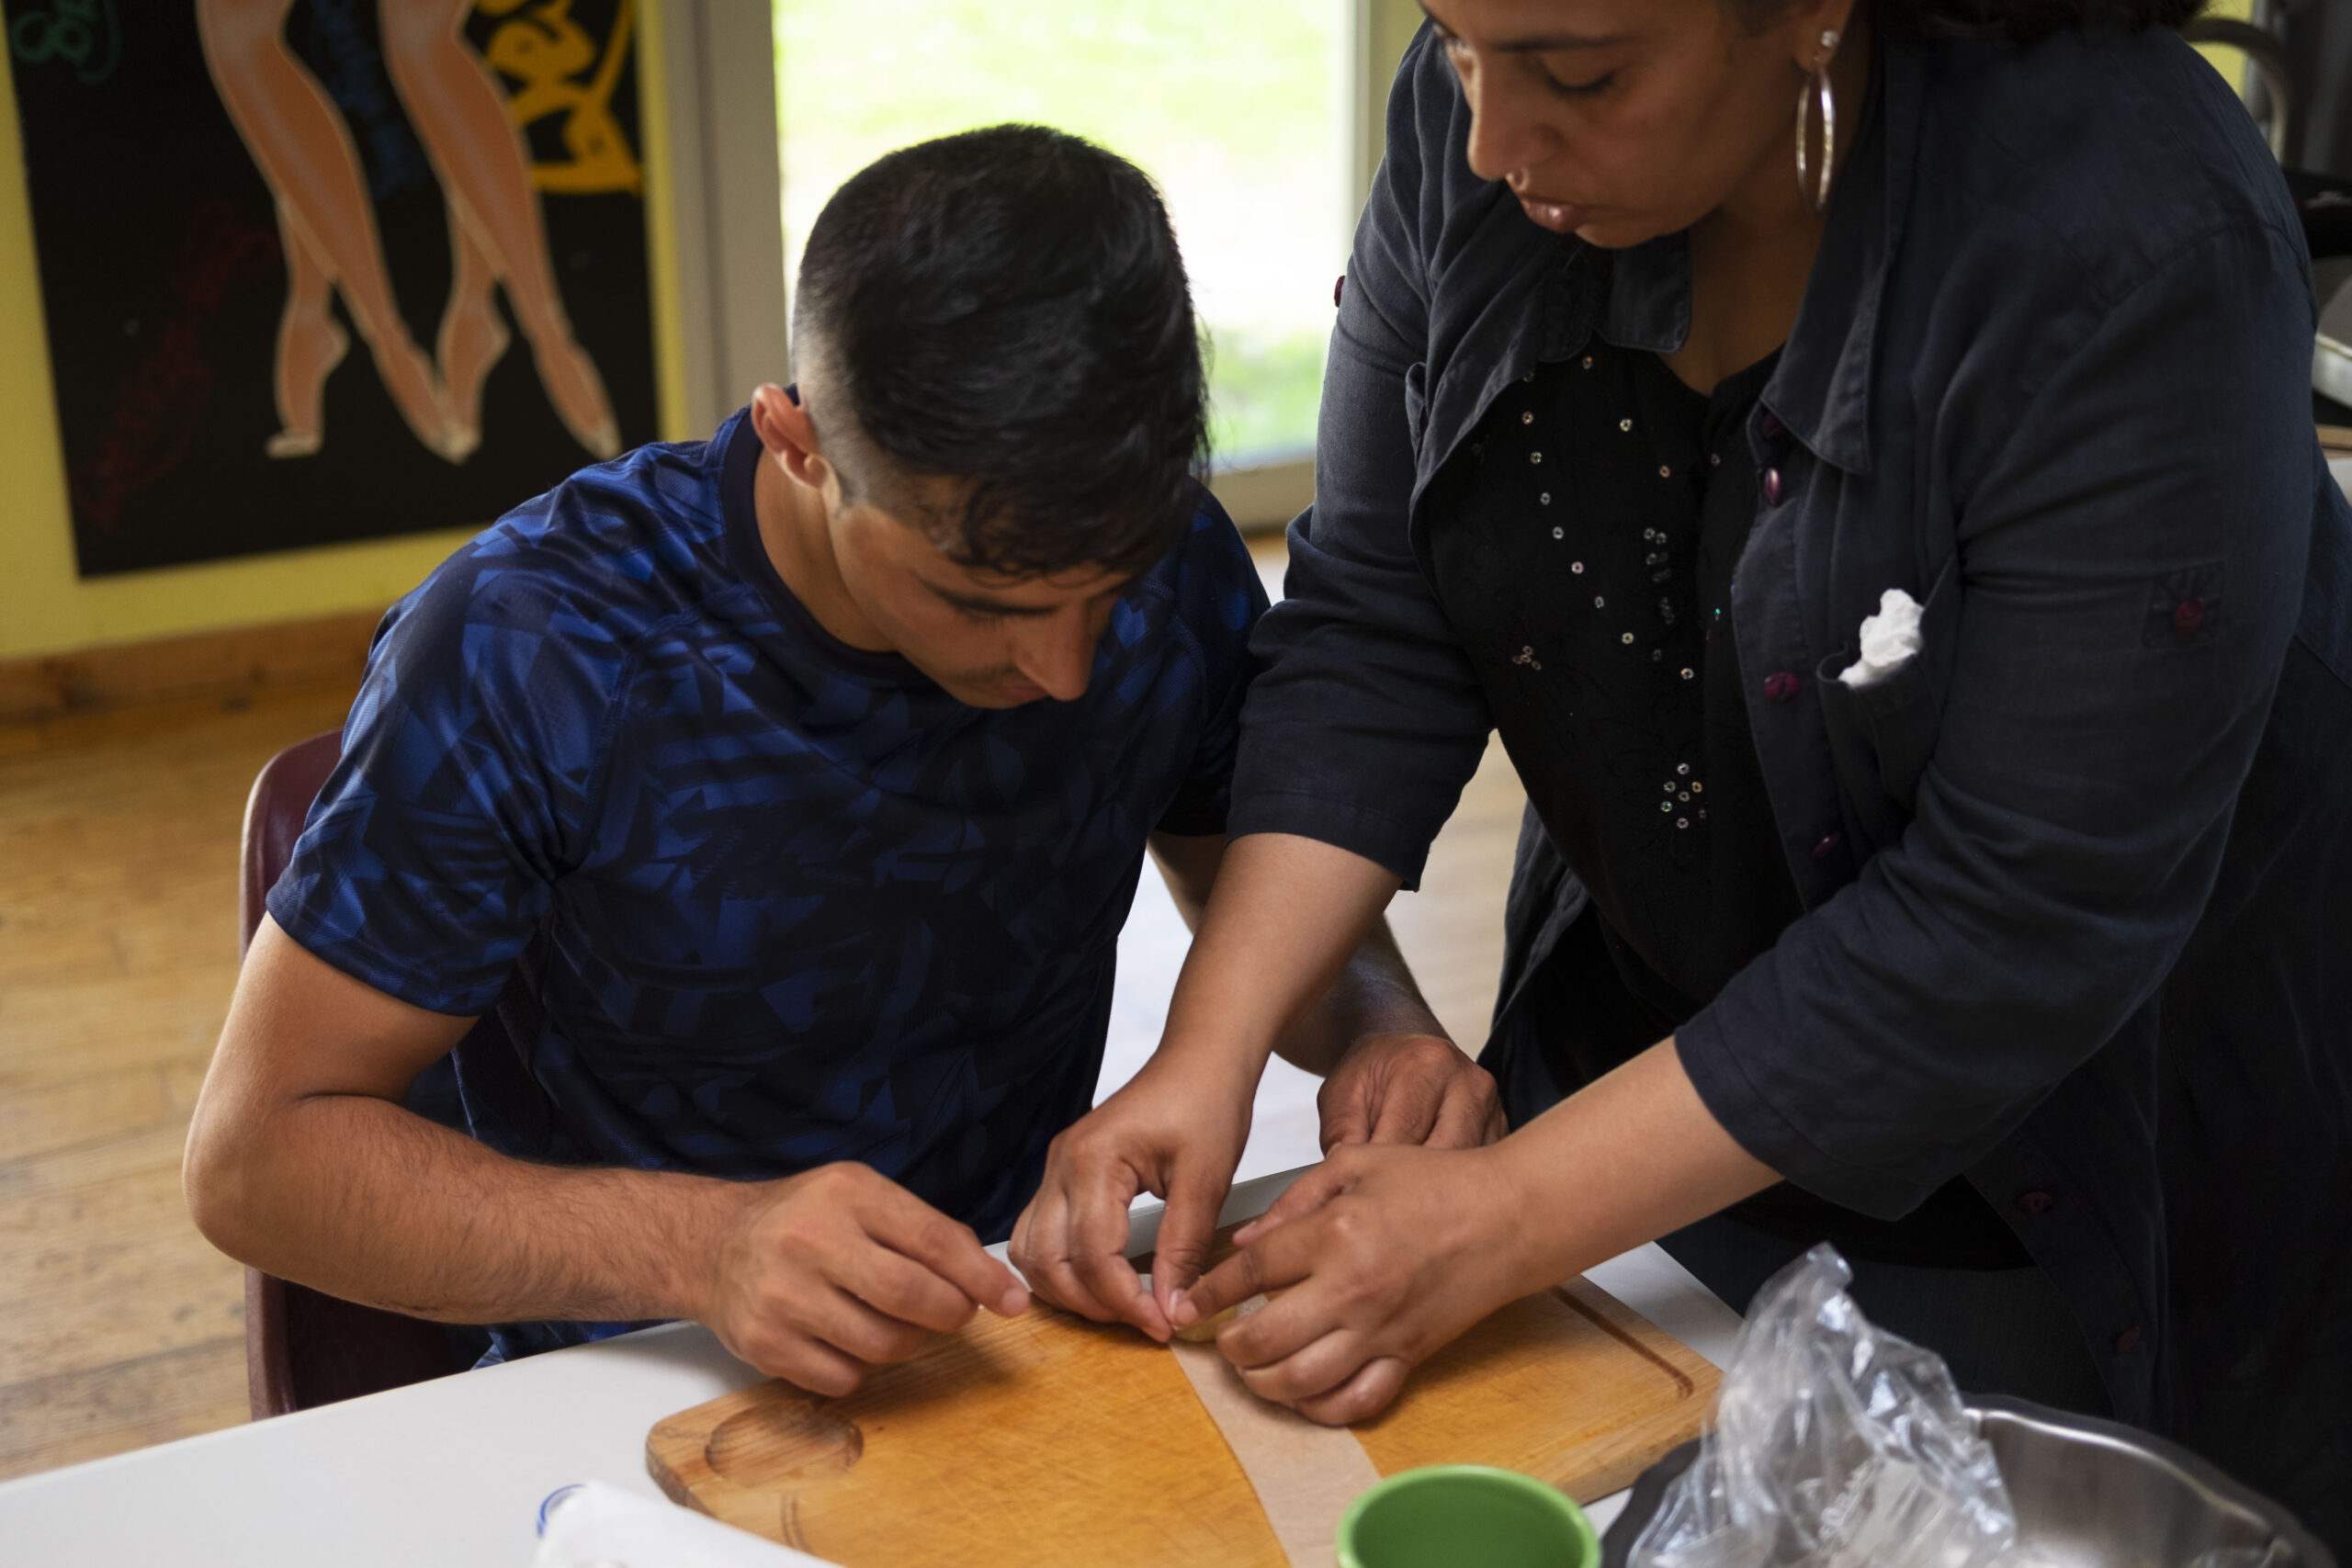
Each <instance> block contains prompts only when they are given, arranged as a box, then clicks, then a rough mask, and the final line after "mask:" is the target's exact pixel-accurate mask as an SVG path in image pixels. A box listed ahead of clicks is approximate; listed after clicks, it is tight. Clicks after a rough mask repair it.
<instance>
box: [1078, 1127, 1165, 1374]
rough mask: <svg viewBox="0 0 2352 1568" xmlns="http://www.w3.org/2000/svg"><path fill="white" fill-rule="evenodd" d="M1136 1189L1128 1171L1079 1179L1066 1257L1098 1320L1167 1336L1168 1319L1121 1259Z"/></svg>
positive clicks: (1132, 1268)
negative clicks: (1098, 1313) (1097, 1312)
mask: <svg viewBox="0 0 2352 1568" xmlns="http://www.w3.org/2000/svg"><path fill="white" fill-rule="evenodd" d="M1123 1177H1124V1179H1123ZM1136 1188H1137V1183H1136V1181H1135V1179H1134V1178H1133V1176H1132V1174H1131V1173H1126V1172H1124V1171H1121V1170H1114V1169H1111V1168H1103V1169H1101V1170H1099V1171H1098V1172H1096V1173H1095V1174H1094V1175H1092V1176H1091V1178H1084V1177H1082V1178H1081V1179H1080V1187H1079V1199H1078V1201H1077V1203H1076V1205H1075V1206H1074V1208H1073V1212H1072V1213H1071V1215H1070V1225H1069V1236H1070V1240H1069V1262H1070V1267H1071V1269H1073V1270H1074V1271H1075V1272H1076V1274H1077V1276H1078V1280H1079V1282H1080V1285H1081V1286H1082V1287H1083V1288H1084V1289H1085V1292H1086V1293H1087V1295H1088V1297H1089V1298H1091V1300H1092V1301H1093V1302H1095V1303H1097V1304H1098V1305H1099V1306H1100V1307H1101V1308H1102V1309H1103V1315H1102V1319H1101V1320H1102V1321H1104V1322H1112V1323H1130V1324H1133V1325H1135V1326H1136V1327H1137V1328H1140V1329H1142V1330H1143V1331H1144V1332H1145V1333H1146V1334H1148V1335H1150V1336H1151V1337H1153V1338H1154V1339H1166V1338H1167V1337H1168V1320H1167V1318H1166V1317H1165V1316H1163V1315H1162V1314H1161V1313H1160V1310H1159V1303H1157V1302H1155V1301H1153V1300H1152V1295H1151V1292H1150V1291H1149V1290H1148V1289H1147V1288H1146V1287H1145V1285H1144V1282H1143V1277H1142V1276H1141V1275H1139V1274H1137V1273H1136V1269H1135V1265H1134V1264H1132V1263H1129V1262H1128V1261H1127V1258H1126V1250H1127V1205H1128V1204H1129V1203H1130V1202H1132V1201H1134V1199H1135V1195H1136ZM1087 1315H1088V1316H1090V1317H1091V1316H1094V1315H1095V1314H1091V1313H1090V1314H1087Z"/></svg>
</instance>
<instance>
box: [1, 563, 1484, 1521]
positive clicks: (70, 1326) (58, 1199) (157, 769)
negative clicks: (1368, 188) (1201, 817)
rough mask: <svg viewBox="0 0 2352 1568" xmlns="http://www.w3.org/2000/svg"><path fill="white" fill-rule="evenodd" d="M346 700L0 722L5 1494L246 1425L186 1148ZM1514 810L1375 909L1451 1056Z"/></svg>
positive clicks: (1468, 823) (1480, 825)
mask: <svg viewBox="0 0 2352 1568" xmlns="http://www.w3.org/2000/svg"><path fill="white" fill-rule="evenodd" d="M1279 555H1280V547H1279V544H1278V543H1277V544H1276V545H1275V546H1274V547H1272V550H1271V551H1269V552H1267V553H1266V554H1265V555H1264V556H1263V557H1262V561H1263V564H1265V565H1266V566H1267V568H1268V570H1269V571H1270V572H1273V571H1277V570H1278V567H1279ZM350 700H351V692H350V690H349V689H348V688H345V687H322V688H313V689H308V690H299V691H292V692H282V693H277V694H271V695H268V696H266V697H264V698H260V699H257V700H255V701H254V702H253V703H252V704H251V705H246V706H243V707H241V708H239V709H238V710H237V711H225V712H224V711H222V710H221V708H220V706H219V705H209V706H192V707H180V708H173V709H148V710H144V711H142V712H140V713H138V714H135V715H124V716H91V717H81V718H69V719H62V720H56V721H52V722H50V723H47V724H43V725H40V726H19V727H6V726H0V1477H5V1476H9V1475H17V1474H22V1473H25V1472H30V1471H36V1470H44V1469H48V1468H50V1467H51V1466H55V1465H61V1464H70V1463H74V1462H75V1461H81V1460H87V1459H95V1458H96V1457H98V1456H100V1455H103V1454H108V1453H115V1452H119V1451H120V1450H125V1449H131V1448H138V1447H141V1446H142V1445H145V1444H148V1443H155V1442H162V1441H164V1440H166V1439H169V1438H181V1437H187V1436H189V1435H191V1434H194V1433H198V1432H205V1431H210V1430H212V1429H214V1428H216V1427H224V1426H229V1425H232V1424H234V1423H236V1422H240V1421H243V1419H244V1418H245V1409H246V1404H245V1370H244V1338H243V1334H244V1325H243V1273H242V1270H240V1269H238V1267H237V1266H236V1265H235V1264H233V1263H232V1262H231V1261H230V1260H229V1259H227V1258H223V1257H221V1256H220V1254H219V1253H217V1252H215V1251H213V1250H212V1248H211V1247H209V1246H208V1245H207V1244H206V1243H205V1241H204V1240H203V1238H202V1237H200V1236H198V1235H197V1234H196V1231H195V1228H194V1227H193V1226H192V1225H191V1224H189V1223H188V1219H187V1210H186V1209H185V1207H184V1206H183V1204H182V1202H181V1199H180V1190H179V1160H180V1148H181V1145H182V1142H183V1140H184V1139H185V1137H186V1135H187V1119H188V1113H189V1111H190V1109H191V1107H192V1106H193V1105H194V1103H195V1097H196V1091H197V1088H198V1084H199V1083H200V1082H201V1081H202V1078H203V1074H204V1067H205V1064H206V1062H207V1060H208V1059H209V1055H210V1053H211V1049H212V1044H213V1041H214V1039H215V1037H216V1036H217V1035H218V1033H219V1032H220V1021H221V1017H222V1015H223V1013H224V1012H225V1010H226V1008H227V1003H228V998H229V992H230V989H231V987H232V985H233V983H234V981H235V978H236V862H237V834H238V824H239V821H240V818H241V816H242V813H243V807H244V798H245V792H246V791H247V789H248V788H249V787H250V786H251V784H252V783H253V777H254V773H256V772H257V771H258V770H259V769H260V767H261V765H262V763H263V762H264V761H266V760H267V759H268V758H269V757H270V755H271V754H272V753H274V752H275V751H277V750H278V749H279V748H281V747H283V746H286V745H288V744H289V743H291V742H293V741H295V740H299V739H301V738H303V737H304V736H307V735H312V734H315V733H317V732H318V731H320V730H322V729H327V728H334V727H335V726H336V725H339V724H340V723H341V722H342V718H343V715H344V713H345V710H346V708H347V707H348V706H349V705H350ZM1520 801H1521V796H1520V794H1519V788H1518V784H1517V781H1516V779H1515V778H1513V777H1512V776H1511V773H1510V768H1509V766H1508V765H1507V764H1505V763H1504V762H1503V761H1502V760H1501V757H1500V753H1499V752H1498V751H1497V752H1493V753H1490V754H1489V756H1488V758H1487V765H1486V766H1485V767H1484V768H1483V769H1482V770H1481V771H1480V773H1479V775H1478V778H1477V779H1476V781H1475V782H1474V783H1473V784H1472V785H1471V788H1470V790H1469V792H1468V793H1467V794H1466V795H1465V796H1464V803H1463V809H1462V810H1461V811H1460V812H1459V813H1458V814H1457V815H1456V817H1455V818H1454V820H1453V823H1452V824H1451V825H1449V827H1448V828H1447V829H1446V832H1445V835H1444V836H1443V837H1442V839H1441V840H1440V841H1439V845H1438V849H1437V851H1436V852H1435V854H1434V855H1433V856H1432V859H1431V863H1430V871H1429V874H1428V876H1427V878H1426V886H1425V890H1424V891H1422V892H1420V893H1419V894H1415V895H1410V896H1408V897H1404V898H1400V899H1399V900H1398V903H1397V907H1396V908H1395V909H1394V910H1393V911H1392V921H1393V923H1394V924H1395V926H1396V927H1397V932H1398V937H1399V940H1400V941H1401V942H1402V943H1403V944H1404V946H1405V949H1406V952H1407V954H1408V957H1410V958H1411V959H1412V960H1413V962H1414V967H1415V970H1416V972H1417V973H1418V974H1419V976H1421V979H1422V983H1423V986H1424V988H1425V989H1426V990H1427V991H1428V993H1429V995H1430V1001H1431V1002H1432V1004H1433V1005H1434V1006H1435V1007H1436V1009H1437V1010H1438V1012H1439V1014H1440V1016H1441V1017H1442V1018H1444V1019H1445V1020H1446V1021H1447V1022H1448V1024H1449V1025H1450V1026H1451V1027H1452V1028H1453V1030H1454V1032H1455V1033H1456V1035H1457V1037H1458V1038H1460V1039H1461V1040H1462V1041H1463V1043H1464V1044H1466V1045H1474V1046H1475V1044H1476V1043H1479V1042H1481V1041H1483V1040H1484V1038H1485V1035H1486V1013H1487V1008H1488V1006H1489V1005H1490V1002H1491V998H1492V996H1493V987H1494V976H1495V971H1496V968H1497V966H1498V962H1499V955H1500V951H1501V916H1502V889H1503V885H1504V882H1505V881H1506V879H1507V878H1508V874H1509V870H1510V850H1511V843H1512V839H1513V835H1514V834H1515V832H1516V829H1517V825H1518V818H1519V810H1520ZM1137 978H1138V980H1141V979H1142V978H1143V977H1142V976H1137ZM1126 979H1127V976H1125V975H1124V974H1123V976H1122V981H1123V984H1124V983H1125V981H1126Z"/></svg>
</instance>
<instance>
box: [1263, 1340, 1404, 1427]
mask: <svg viewBox="0 0 2352 1568" xmlns="http://www.w3.org/2000/svg"><path fill="white" fill-rule="evenodd" d="M1411 1371H1412V1369H1411V1368H1410V1367H1408V1366H1407V1365H1406V1364H1405V1362H1404V1361H1403V1359H1400V1358H1398V1357H1396V1356H1375V1357H1374V1358H1373V1359H1371V1360H1369V1361H1367V1362H1365V1363H1364V1364H1363V1366H1362V1367H1361V1368H1359V1369H1357V1371H1356V1374H1355V1376H1353V1377H1351V1378H1350V1379H1349V1380H1348V1381H1347V1382H1344V1383H1341V1384H1340V1386H1339V1387H1337V1388H1335V1389H1333V1390H1331V1391H1330V1392H1329V1393H1319V1394H1317V1395H1316V1396H1315V1397H1314V1398H1312V1399H1302V1400H1300V1401H1298V1402H1297V1403H1296V1404H1294V1405H1293V1406H1292V1408H1293V1409H1295V1410H1296V1411H1297V1412H1298V1413H1299V1414H1300V1415H1301V1416H1306V1418H1307V1419H1308V1420H1309V1421H1319V1422H1321V1423H1322V1424H1323V1425H1324V1426H1326V1427H1351V1426H1353V1425H1354V1424H1355V1423H1356V1422H1358V1421H1369V1420H1371V1419H1372V1418H1373V1417H1374V1416H1377V1415H1379V1414H1380V1413H1381V1412H1382V1411H1384V1410H1385V1409H1387V1408H1388V1406H1389V1405H1390V1404H1393V1403H1394V1402H1395V1401H1396V1398H1397V1394H1398V1393H1402V1392H1403V1391H1404V1387H1405V1379H1406V1377H1407V1375H1408V1373H1410V1372H1411Z"/></svg>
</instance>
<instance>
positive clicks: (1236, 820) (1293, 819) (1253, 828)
mask: <svg viewBox="0 0 2352 1568" xmlns="http://www.w3.org/2000/svg"><path fill="white" fill-rule="evenodd" d="M1250 833H1294V834H1296V835H1297V836H1298V837H1300V838H1302V839H1313V840H1317V842H1319V843H1326V844H1330V845H1333V846H1335V847H1337V848H1339V849H1343V850H1345V851H1347V852H1349V853H1350V854H1358V855H1362V856H1363V858H1364V859H1366V860H1368V861H1373V862H1375V863H1378V864H1380V865H1382V866H1384V867H1385V868H1386V869H1387V870H1389V871H1391V872H1394V873H1395V874H1397V878H1398V879H1399V880H1400V881H1402V882H1403V883H1404V885H1405V890H1406V891H1407V892H1411V891H1412V890H1413V889H1415V888H1417V887H1419V886H1420V885H1421V868H1422V867H1423V866H1424V865H1426V864H1427V863H1428V862H1429V858H1430V840H1429V837H1428V835H1426V834H1423V833H1422V832H1420V831H1419V829H1415V828H1414V827H1413V826H1412V825H1410V824H1409V823H1405V822H1400V821H1398V820H1397V818H1393V817H1385V816H1383V815H1382V814H1381V813H1379V812H1377V811H1367V810H1365V809H1364V808H1363V807H1360V806H1351V805H1348V804H1347V803H1345V802H1343V801H1337V800H1327V799H1325V798H1324V797H1323V796H1321V795H1308V794H1306V793H1303V792H1301V791H1297V790H1263V791H1260V792H1258V793H1256V794H1253V795H1239V796H1236V797H1235V799H1234V802H1233V807H1232V810H1231V811H1230V812H1229V813H1228V814H1227V819H1226V826H1225V836H1226V838H1227V840H1233V839H1238V838H1242V837H1244V836H1246V835H1248V834H1250Z"/></svg>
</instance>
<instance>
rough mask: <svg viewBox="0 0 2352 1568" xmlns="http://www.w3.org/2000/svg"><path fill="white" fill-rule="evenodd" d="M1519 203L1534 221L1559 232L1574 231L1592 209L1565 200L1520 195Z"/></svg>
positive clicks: (1570, 232) (1581, 224)
mask: <svg viewBox="0 0 2352 1568" xmlns="http://www.w3.org/2000/svg"><path fill="white" fill-rule="evenodd" d="M1519 205H1520V207H1521V209H1522V210H1524V211H1525V212H1526V214H1527V216H1528V217H1529V218H1531V219H1532V220H1534V221H1535V222H1536V223H1538V224H1540V225H1541V226H1543V227H1544V228H1546V229H1549V230H1551V231H1554V232H1555V233H1560V234H1573V233H1575V232H1576V231H1577V230H1579V229H1581V228H1583V227H1584V226H1585V223H1586V221H1587V220H1589V219H1590V217H1591V216H1592V209H1590V208H1589V207H1577V206H1576V205H1574V204H1573V203H1570V202H1566V201H1545V200H1543V199H1542V198H1541V197H1532V196H1522V197H1520V198H1519Z"/></svg>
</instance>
